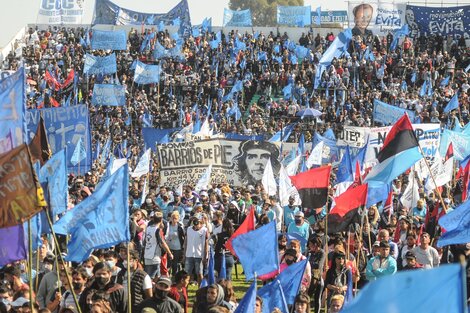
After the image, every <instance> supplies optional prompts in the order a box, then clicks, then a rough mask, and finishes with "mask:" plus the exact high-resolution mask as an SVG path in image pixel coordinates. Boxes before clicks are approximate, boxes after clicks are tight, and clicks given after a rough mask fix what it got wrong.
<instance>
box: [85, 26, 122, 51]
mask: <svg viewBox="0 0 470 313" xmlns="http://www.w3.org/2000/svg"><path fill="white" fill-rule="evenodd" d="M91 49H93V50H127V35H126V31H125V30H114V31H107V30H97V29H94V30H93V37H91Z"/></svg>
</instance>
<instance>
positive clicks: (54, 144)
mask: <svg viewBox="0 0 470 313" xmlns="http://www.w3.org/2000/svg"><path fill="white" fill-rule="evenodd" d="M41 114H42V116H43V118H44V125H45V126H46V129H47V137H48V139H49V145H50V146H51V150H52V153H57V152H59V151H60V150H62V149H64V148H66V149H67V169H68V171H69V172H72V173H78V170H79V168H78V165H77V166H74V165H72V164H71V163H70V159H71V158H72V155H73V152H74V150H75V146H76V145H77V143H78V141H79V140H80V138H81V139H82V142H83V145H84V146H85V151H86V158H85V160H83V161H81V162H80V173H82V174H83V173H86V172H88V171H89V170H90V168H91V138H90V125H89V113H88V108H87V107H86V105H83V104H81V105H76V106H71V107H58V108H49V109H42V110H27V111H26V123H27V130H28V138H33V137H34V134H35V132H36V129H37V127H38V123H39V118H40V115H41Z"/></svg>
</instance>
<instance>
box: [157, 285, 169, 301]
mask: <svg viewBox="0 0 470 313" xmlns="http://www.w3.org/2000/svg"><path fill="white" fill-rule="evenodd" d="M167 295H168V291H165V290H160V289H158V288H155V296H156V297H157V298H158V299H165V298H166V297H167Z"/></svg>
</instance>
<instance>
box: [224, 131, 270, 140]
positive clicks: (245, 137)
mask: <svg viewBox="0 0 470 313" xmlns="http://www.w3.org/2000/svg"><path fill="white" fill-rule="evenodd" d="M224 136H225V139H233V140H255V141H263V140H264V136H263V135H256V136H248V135H241V134H237V133H224Z"/></svg>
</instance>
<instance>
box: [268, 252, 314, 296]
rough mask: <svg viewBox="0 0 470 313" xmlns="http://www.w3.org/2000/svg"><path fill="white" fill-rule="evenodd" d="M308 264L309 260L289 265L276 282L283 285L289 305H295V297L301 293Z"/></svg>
mask: <svg viewBox="0 0 470 313" xmlns="http://www.w3.org/2000/svg"><path fill="white" fill-rule="evenodd" d="M307 262H308V260H302V261H300V262H297V263H294V264H292V265H289V266H288V267H287V268H286V269H285V270H283V271H282V272H281V274H279V276H277V277H276V280H278V281H279V282H280V283H281V286H282V290H283V291H284V297H285V299H286V302H287V304H289V305H292V304H294V302H295V296H296V295H297V294H298V293H299V290H300V285H301V283H302V277H303V276H304V273H305V267H306V266H307ZM260 295H261V290H260Z"/></svg>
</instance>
